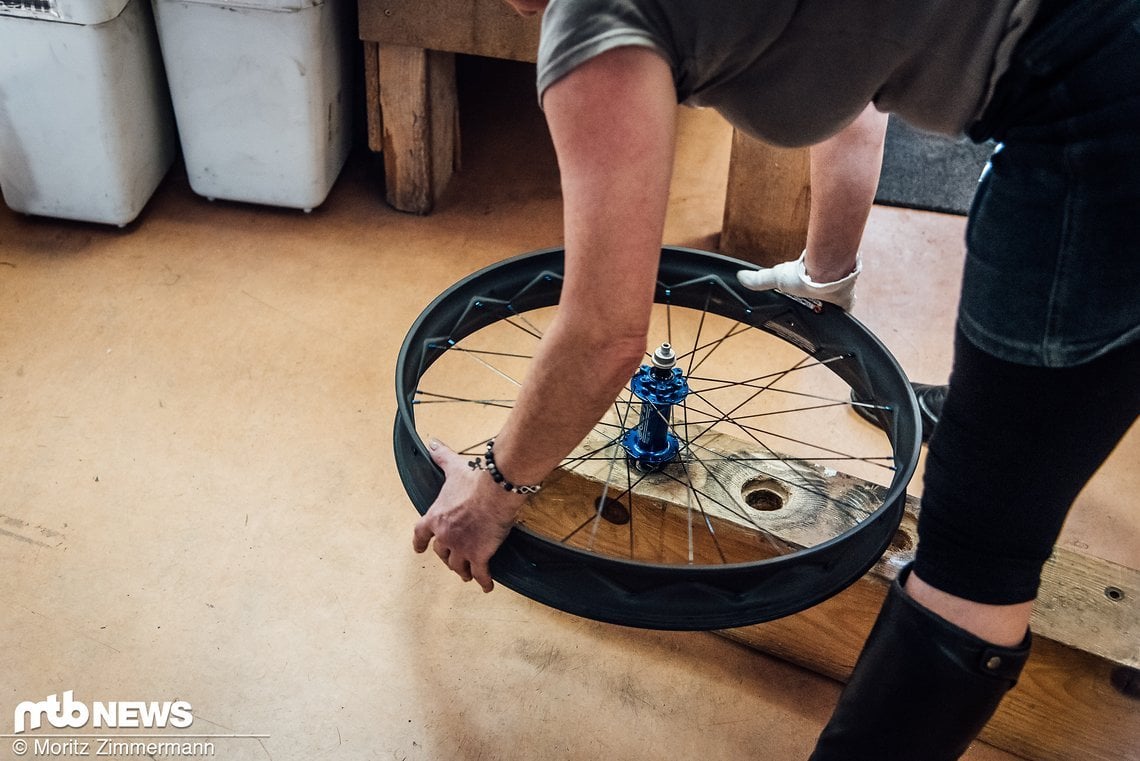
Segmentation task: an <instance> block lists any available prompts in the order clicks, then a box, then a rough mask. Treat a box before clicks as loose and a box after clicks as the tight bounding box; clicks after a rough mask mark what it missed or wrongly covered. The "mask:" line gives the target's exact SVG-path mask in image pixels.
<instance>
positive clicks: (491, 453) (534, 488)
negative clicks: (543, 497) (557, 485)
mask: <svg viewBox="0 0 1140 761" xmlns="http://www.w3.org/2000/svg"><path fill="white" fill-rule="evenodd" d="M484 459H485V460H486V461H487V465H486V467H484V465H483V463H482V462H480V461H479V458H478V457H476V458H475V459H474V460H472V461H471V462H469V463H468V465H469V466H470V467H471V469H472V470H474V469H475V468H478V469H479V470H486V471H487V472H488V473H489V474H490V475H491V478H493V479H494V481H495V483H497V484H498V485H499V486H502V487H503V489H505V490H506V491H509V492H512V493H514V494H537V493H538V492H540V491H542V484H532V485H530V486H515V485H514V484H512V483H511V482H510V481H508V480H507V479H506V478H505V477H504V476H503V474H502V473H501V472H499V468H498V466H497V465H495V440H494V439H491V440H490V441H488V442H487V454H486V455H485V457H484Z"/></svg>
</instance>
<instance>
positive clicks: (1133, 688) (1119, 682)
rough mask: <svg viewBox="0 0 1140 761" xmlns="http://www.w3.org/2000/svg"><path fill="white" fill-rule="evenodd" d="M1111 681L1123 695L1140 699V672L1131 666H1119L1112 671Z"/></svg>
mask: <svg viewBox="0 0 1140 761" xmlns="http://www.w3.org/2000/svg"><path fill="white" fill-rule="evenodd" d="M1109 679H1110V681H1111V682H1112V686H1113V687H1115V688H1116V691H1117V692H1119V693H1120V694H1121V695H1125V696H1127V697H1130V698H1133V699H1140V670H1137V669H1134V668H1131V667H1129V666H1117V667H1116V668H1114V669H1113V670H1112V674H1111V676H1110V677H1109Z"/></svg>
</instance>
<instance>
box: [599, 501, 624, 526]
mask: <svg viewBox="0 0 1140 761" xmlns="http://www.w3.org/2000/svg"><path fill="white" fill-rule="evenodd" d="M594 509H595V510H597V511H598V513H599V514H601V516H602V517H603V518H604V519H606V520H607V521H609V522H610V523H613V524H614V525H616V526H624V525H625V524H627V523H629V508H627V507H626V506H625V505H623V504H622V503H621V502H620V501H618V500H616V499H610V498H609V497H598V498H597V499H595V500H594Z"/></svg>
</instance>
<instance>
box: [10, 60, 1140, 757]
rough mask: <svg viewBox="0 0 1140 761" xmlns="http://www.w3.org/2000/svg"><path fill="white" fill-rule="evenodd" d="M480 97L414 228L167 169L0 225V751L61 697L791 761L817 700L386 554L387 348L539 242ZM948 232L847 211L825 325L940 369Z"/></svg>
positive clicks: (517, 136) (786, 670)
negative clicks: (459, 149) (856, 252)
mask: <svg viewBox="0 0 1140 761" xmlns="http://www.w3.org/2000/svg"><path fill="white" fill-rule="evenodd" d="M500 74H501V72H497V73H496V74H495V76H499V75H500ZM512 76H513V75H512ZM520 82H521V83H522V84H520ZM507 84H509V85H511V87H513V88H514V89H513V90H510V88H506V85H507ZM504 87H505V88H506V89H508V90H510V92H509V93H508V95H507V96H505V97H507V100H505V101H504V100H497V98H500V97H504V96H498V95H489V96H488V99H487V100H486V101H484V102H483V103H482V104H471V103H468V104H467V105H468V108H467V110H466V111H465V124H464V135H463V138H464V162H465V164H464V169H463V173H462V174H461V176H460V177H459V178H458V180H457V181H456V182H455V184H454V185H453V186H452V188H451V190H450V191H449V193H448V194H447V196H446V197H445V198H444V199H443V202H442V203H441V205H440V208H439V209H438V211H437V213H435V214H434V215H432V216H430V217H426V218H419V217H413V216H407V215H403V214H400V213H397V212H394V211H392V210H391V209H389V208H388V207H387V206H386V205H385V204H384V202H383V194H382V188H381V187H380V185H379V183H378V181H377V179H376V177H377V176H378V175H377V174H376V171H375V167H374V166H373V165H372V162H371V160H370V158H369V157H368V156H366V155H364V154H357V155H354V156H353V158H352V159H351V161H350V163H349V165H348V167H347V168H346V170H345V172H344V173H343V175H342V176H341V178H340V180H339V181H338V183H337V185H336V187H335V188H334V189H333V192H332V194H331V196H330V197H329V199H328V201H327V202H326V203H325V204H324V205H323V206H322V207H321V208H319V209H317V210H316V211H314V212H313V213H312V214H311V215H304V214H302V213H300V212H294V211H288V210H280V209H272V208H262V207H254V206H250V205H243V204H237V203H225V202H215V203H210V202H207V201H206V200H204V199H202V198H199V197H197V196H195V195H194V194H193V193H192V192H191V190H190V189H189V187H188V185H187V182H186V179H185V175H184V173H183V172H182V171H181V170H180V169H179V168H176V169H175V170H174V171H173V172H172V173H171V175H170V176H169V177H168V178H167V180H166V181H165V182H164V184H163V185H162V186H161V187H160V189H159V190H158V192H157V194H156V195H155V197H154V198H153V200H152V201H151V203H150V204H149V206H148V207H147V208H146V210H145V211H144V212H143V214H142V216H141V217H140V218H139V220H138V221H137V222H135V223H133V224H132V225H130V226H129V227H127V228H126V229H123V230H118V229H110V228H105V227H101V226H95V225H87V224H80V223H70V222H60V221H53V220H48V219H36V218H26V217H22V216H19V215H16V214H13V213H11V212H10V211H7V210H6V209H5V210H0V304H2V305H3V310H2V311H0V411H2V413H0V418H2V420H3V422H2V424H0V460H2V461H3V463H4V468H3V469H2V470H0V598H2V599H3V601H4V616H3V624H2V625H0V674H3V675H4V676H3V679H2V680H0V727H4V728H2V729H0V733H7V732H10V731H11V729H9V728H7V727H10V726H11V725H10V724H9V723H8V721H9V720H8V718H6V717H8V716H11V715H12V714H11V713H10V712H11V711H12V710H13V707H14V706H15V704H17V703H19V702H20V701H25V700H43V699H44V698H45V697H46V696H48V695H51V694H61V693H63V692H64V691H66V690H74V692H75V698H76V699H77V700H84V701H87V702H91V701H112V700H143V701H160V702H161V701H166V700H186V701H188V702H190V703H191V705H192V706H193V717H194V723H193V729H192V731H193V732H195V733H199V734H204V735H206V734H208V735H224V734H234V735H258V736H259V737H236V738H229V739H226V738H217V739H215V740H214V742H215V746H216V748H215V756H216V757H217V758H222V759H227V761H228V760H230V759H235V760H237V759H261V758H272V759H276V760H277V761H281V760H282V759H298V760H299V759H319V758H329V759H393V760H395V761H403V760H404V759H408V760H412V759H426V760H431V761H436V760H439V759H457V760H469V761H474V760H475V759H483V760H489V759H504V760H508V759H509V760H512V761H522V760H524V759H525V760H529V759H536V758H548V759H597V758H610V759H621V760H622V761H625V760H627V759H630V760H633V759H644V760H645V761H655V760H656V759H661V758H675V759H697V758H699V759H703V760H706V761H715V760H718V759H723V760H724V761H736V760H738V759H746V758H771V759H797V758H803V757H805V756H806V754H807V753H808V751H809V749H810V747H811V745H812V742H813V740H814V737H815V735H816V733H817V732H818V731H819V729H820V728H821V727H822V725H823V723H824V722H825V720H826V718H827V716H828V714H829V712H830V709H831V707H832V705H833V703H834V701H835V698H836V696H837V694H838V689H839V688H838V685H837V684H836V683H834V682H831V681H830V680H827V679H824V678H821V677H818V676H816V675H814V674H812V673H809V672H807V671H804V670H801V669H799V668H797V667H794V666H791V665H788V664H785V663H782V662H779V661H776V660H773V659H770V658H768V657H766V656H764V655H760V654H757V653H755V652H752V651H750V650H747V649H744V648H742V647H740V646H738V645H736V644H733V643H731V642H729V641H726V640H725V639H723V638H721V637H718V636H715V635H713V634H677V633H662V632H647V631H638V630H629V629H624V628H620V627H615V626H609V625H602V624H597V623H593V622H589V621H585V620H580V619H577V618H573V617H571V616H569V615H566V614H562V613H560V612H558V611H554V610H550V609H547V608H544V607H541V606H539V605H537V604H535V603H532V602H530V601H529V600H527V599H524V598H522V597H520V596H518V595H516V594H514V593H512V592H510V591H507V590H499V591H496V592H495V593H493V594H491V595H487V596H484V595H482V594H480V592H479V590H478V588H477V587H475V586H474V585H462V584H460V583H458V582H457V581H456V580H455V578H454V577H453V576H451V575H450V574H448V573H445V572H444V570H443V568H442V567H441V566H440V565H439V563H438V561H437V560H435V559H434V556H426V557H425V556H417V555H414V554H413V553H412V551H411V547H410V544H411V527H412V524H413V522H414V519H415V515H414V511H413V509H412V508H411V506H410V504H409V503H408V501H407V499H406V497H405V496H404V493H403V490H402V488H401V487H400V485H399V481H398V478H397V475H396V472H395V467H394V465H393V462H392V456H391V444H390V439H391V424H392V417H393V412H394V402H393V392H392V374H393V366H394V362H395V358H396V351H397V348H398V345H399V342H400V341H401V339H402V338H403V335H404V332H405V331H406V329H407V327H408V326H409V324H410V323H411V321H412V320H413V319H414V317H415V316H416V315H417V314H418V312H419V310H420V309H421V308H422V307H423V306H424V305H425V304H426V303H427V302H428V301H429V300H430V299H431V298H432V297H433V296H434V295H435V294H437V293H438V292H439V291H441V290H442V289H443V288H445V287H446V286H447V285H449V284H450V283H452V282H453V281H454V280H456V279H457V278H458V277H460V276H461V275H463V274H466V273H468V272H470V271H472V270H474V269H476V268H478V267H480V266H482V265H484V264H487V263H489V262H492V261H495V260H498V259H501V258H503V257H506V256H509V255H512V254H515V253H519V252H523V251H528V250H531V249H535V248H540V247H544V246H548V245H552V244H557V243H558V242H559V241H560V212H559V198H558V184H557V177H556V172H555V169H554V161H553V158H552V156H551V153H550V149H549V145H548V144H547V142H546V140H545V137H544V135H543V131H542V125H541V120H540V117H539V115H538V114H537V113H536V112H535V110H534V109H533V104H532V99H533V96H532V93H531V91H530V90H529V86H528V85H527V84H526V82H525V77H514V78H511V76H508V77H507V79H506V80H505V84H504ZM512 93H513V94H512ZM504 105H507V106H509V108H504V107H503V106H504ZM502 114H508V115H509V116H507V117H506V118H504V117H502ZM496 115H498V116H499V118H498V119H494V120H493V119H492V117H493V116H496ZM492 124H494V125H495V126H494V127H493V128H492V126H491V125H492ZM682 124H683V129H682V139H681V146H680V150H679V159H678V171H677V176H676V186H675V194H674V198H673V201H672V205H671V209H670V218H669V224H668V228H667V236H666V239H667V242H669V243H675V244H681V245H693V246H700V247H715V245H716V241H717V233H718V230H719V227H720V219H721V210H722V206H723V194H724V182H725V176H726V172H727V156H728V138H729V134H728V130H727V128H726V127H725V126H724V124H723V123H722V122H721V121H720V120H719V118H718V117H716V115H715V114H712V113H711V112H698V111H690V110H686V111H684V112H683V123H682ZM963 225H964V221H963V220H962V219H961V218H960V217H952V216H944V215H935V214H926V213H917V212H910V211H904V210H898V209H888V208H876V209H875V211H874V214H873V218H872V220H871V225H870V229H869V231H868V235H867V245H866V251H867V258H868V266H867V273H866V275H865V276H864V278H863V280H862V281H861V285H860V288H861V290H860V304H859V308H858V311H857V314H858V316H859V317H860V318H861V319H862V320H863V321H864V322H866V323H867V324H868V325H869V326H870V327H871V328H872V329H873V330H874V331H876V332H877V333H878V334H879V335H880V336H881V337H882V338H883V339H884V340H885V342H886V343H887V344H888V346H890V347H891V349H892V350H893V351H894V352H895V353H896V355H897V356H898V358H899V360H900V362H901V363H902V364H903V366H904V367H906V368H907V369H908V370H909V372H910V373H911V374H912V376H913V377H915V378H916V379H920V380H929V381H940V380H942V379H944V378H945V375H946V372H947V370H948V367H949V354H948V352H949V348H950V334H951V329H952V320H953V307H954V304H955V299H956V295H955V294H956V288H957V280H958V277H959V273H960V267H961V259H962V245H961V236H962V230H963ZM1121 449H1122V451H1118V452H1117V453H1116V454H1115V455H1114V457H1113V460H1112V461H1111V462H1110V463H1109V465H1108V466H1106V468H1105V469H1104V472H1102V473H1101V474H1099V475H1098V476H1097V479H1096V481H1095V482H1094V483H1093V484H1092V485H1090V487H1089V489H1088V490H1086V493H1085V494H1084V495H1083V496H1082V498H1081V504H1080V505H1079V507H1078V510H1077V511H1076V513H1075V514H1074V517H1073V519H1072V520H1071V521H1070V525H1069V527H1068V528H1067V531H1066V534H1065V537H1064V541H1065V542H1067V543H1070V544H1073V545H1076V546H1079V547H1082V548H1084V549H1087V550H1088V551H1090V552H1094V553H1096V554H1099V555H1101V556H1103V557H1106V558H1109V559H1113V560H1116V561H1117V562H1126V561H1127V560H1129V559H1134V558H1136V557H1138V556H1140V552H1138V548H1140V537H1138V536H1137V526H1136V523H1135V521H1134V519H1133V518H1132V517H1131V515H1130V513H1131V511H1132V505H1133V504H1134V500H1132V499H1131V498H1130V497H1126V496H1125V495H1129V494H1135V492H1136V490H1137V487H1138V486H1140V475H1138V474H1137V472H1136V469H1135V463H1136V462H1137V461H1140V460H1138V454H1140V437H1138V436H1137V432H1136V431H1135V430H1134V431H1133V432H1132V434H1131V435H1130V437H1129V439H1128V440H1127V441H1126V442H1125V444H1124V445H1123V446H1122V448H1121ZM1124 463H1131V465H1130V466H1128V467H1126V466H1125V465H1124ZM916 487H917V482H916ZM186 731H191V730H186ZM9 743H10V739H4V740H3V741H2V742H0V758H7V757H8V753H9V747H8V745H9ZM966 758H968V759H971V760H972V761H997V759H1005V758H1012V756H1009V755H1008V754H1006V753H1003V752H1001V751H997V750H995V749H993V748H989V747H988V746H985V745H981V744H978V745H976V746H975V747H974V748H973V749H972V750H971V751H970V752H969V754H968V755H967V757H966Z"/></svg>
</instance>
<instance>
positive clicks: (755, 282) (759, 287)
mask: <svg viewBox="0 0 1140 761" xmlns="http://www.w3.org/2000/svg"><path fill="white" fill-rule="evenodd" d="M736 279H737V280H739V281H740V284H741V285H743V286H744V287H745V288H750V289H751V290H753V291H766V290H768V289H770V288H775V287H776V283H774V282H773V278H772V273H771V271H769V270H740V271H739V272H737V273H736Z"/></svg>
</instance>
